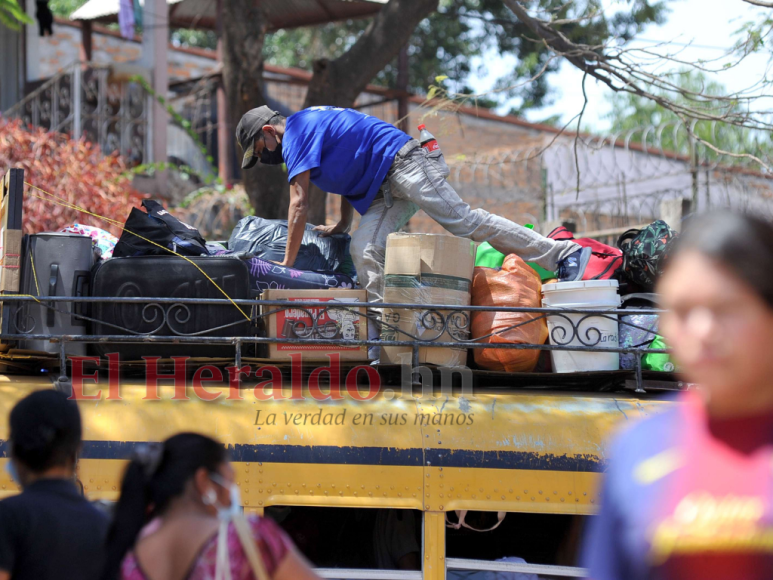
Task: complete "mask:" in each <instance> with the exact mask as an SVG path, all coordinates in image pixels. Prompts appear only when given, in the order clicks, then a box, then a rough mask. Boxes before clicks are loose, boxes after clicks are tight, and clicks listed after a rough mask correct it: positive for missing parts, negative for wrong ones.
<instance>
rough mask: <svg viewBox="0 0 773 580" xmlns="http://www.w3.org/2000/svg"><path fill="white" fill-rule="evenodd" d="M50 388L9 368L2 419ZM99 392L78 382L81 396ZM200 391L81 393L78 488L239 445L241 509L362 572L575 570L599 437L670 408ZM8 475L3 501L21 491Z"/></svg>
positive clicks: (538, 395) (543, 398)
mask: <svg viewBox="0 0 773 580" xmlns="http://www.w3.org/2000/svg"><path fill="white" fill-rule="evenodd" d="M51 386H52V382H51V379H50V378H49V377H48V376H47V375H44V374H41V375H40V376H34V375H30V374H20V375H12V374H6V375H0V416H2V417H7V416H8V413H9V411H10V410H11V408H12V406H13V405H14V404H15V403H16V401H17V400H19V399H20V398H22V397H23V396H25V395H26V394H27V393H29V392H30V391H31V390H33V389H44V388H51ZM104 387H105V386H104V385H103V386H102V387H99V386H94V385H92V386H84V391H83V395H84V396H94V395H95V394H96V393H97V392H98V388H103V389H104ZM186 388H187V389H188V394H189V395H190V394H191V393H190V391H191V389H192V387H191V385H190V384H188V385H187V387H186ZM207 391H208V392H209V393H213V394H219V395H220V396H218V398H217V399H216V400H212V401H204V400H202V399H201V398H200V397H196V396H190V397H189V400H180V397H179V395H180V394H181V393H180V392H179V391H178V392H175V391H174V387H173V386H171V385H170V386H161V387H160V389H159V399H160V400H148V399H147V396H148V391H147V387H146V385H145V383H144V382H143V381H141V380H138V379H135V380H124V381H123V383H122V385H121V391H120V397H121V398H120V399H113V400H108V399H107V397H106V395H107V393H106V392H102V393H101V396H100V398H99V399H96V400H85V399H83V400H81V401H80V402H79V405H80V408H81V412H82V415H83V425H84V446H83V451H82V454H81V456H80V459H79V468H78V473H79V479H80V481H81V482H82V484H83V488H84V492H85V494H86V495H87V496H88V497H89V498H90V499H93V500H107V501H115V500H116V499H117V496H118V493H119V492H118V490H119V488H120V480H121V476H122V471H123V468H124V466H125V463H126V461H127V459H128V458H129V457H130V455H131V453H132V450H133V449H134V447H135V446H137V445H138V444H141V443H143V442H148V441H161V440H163V439H165V438H166V437H168V436H170V435H172V434H174V433H177V432H180V431H198V432H201V433H205V434H208V435H211V436H213V437H215V438H217V439H218V440H220V441H222V442H223V443H225V444H226V445H227V446H228V448H229V449H230V454H231V458H232V460H233V462H234V466H235V469H236V472H237V482H238V485H239V487H240V490H241V497H242V502H243V505H244V509H245V510H247V511H250V512H258V513H261V514H264V515H265V516H269V517H274V518H275V519H277V521H279V522H280V524H281V525H282V526H283V527H284V528H285V529H286V530H287V531H288V533H289V534H290V536H291V537H292V538H293V539H294V541H295V542H296V544H298V546H299V547H300V549H301V550H302V551H304V552H305V553H306V555H307V556H308V557H309V559H310V560H311V561H312V563H313V564H314V565H315V566H317V568H318V571H319V573H320V575H321V576H323V577H327V578H358V579H366V578H367V579H370V578H373V579H379V578H383V579H391V578H405V579H416V580H418V579H420V578H423V579H425V580H440V579H443V578H481V577H483V576H478V575H477V574H481V573H483V572H484V571H490V572H497V571H499V572H505V573H507V572H510V573H512V574H523V576H517V575H513V576H502V577H504V578H518V579H519V580H522V579H524V578H528V579H536V578H559V577H582V575H583V571H582V570H581V569H579V568H578V567H577V561H576V552H577V538H578V536H579V533H580V531H581V528H582V525H583V520H584V518H585V516H590V515H592V514H593V513H594V512H595V510H596V508H597V507H598V506H597V502H598V495H597V484H598V482H599V477H600V476H601V474H602V472H603V471H604V466H605V452H604V446H605V440H606V439H607V438H608V437H609V435H610V434H611V433H612V432H613V431H614V430H615V429H616V428H617V427H618V426H619V425H620V424H624V423H626V422H629V421H634V420H636V419H638V418H641V417H644V416H647V415H650V414H653V413H659V412H661V410H663V409H664V408H666V407H667V406H668V405H670V404H671V403H669V402H668V401H667V400H666V399H665V398H662V397H658V396H654V395H638V394H635V393H630V394H625V393H623V394H619V393H618V394H604V393H589V392H560V391H555V390H554V391H543V390H516V389H512V388H500V389H479V390H476V391H475V392H474V394H470V393H464V394H462V393H460V392H452V393H450V394H447V395H442V396H439V397H437V396H429V397H418V396H417V397H412V396H408V397H395V398H386V397H385V396H384V395H383V394H379V395H377V396H376V397H374V398H372V399H370V400H358V399H360V398H362V397H359V396H357V395H356V394H355V396H354V397H353V396H352V393H349V392H344V394H343V397H342V398H341V399H339V400H324V401H318V400H315V399H313V398H311V397H309V396H305V397H304V398H302V399H281V398H278V397H274V398H269V399H268V400H258V399H256V398H255V397H253V396H251V395H252V393H251V392H247V391H246V390H245V391H242V394H243V395H244V396H243V397H242V398H241V399H238V398H234V397H233V391H232V390H231V389H230V387H229V386H228V385H227V384H219V385H215V384H208V385H207ZM284 394H285V395H288V392H285V393H284ZM303 394H304V395H308V392H307V391H304V393H303ZM174 396H178V399H174V398H173V397H174ZM229 396H230V397H231V398H230V399H229ZM0 425H2V428H1V431H2V432H1V433H0V436H2V439H3V441H6V440H7V432H6V430H7V423H6V421H2V423H0ZM7 455H8V449H7V447H4V453H3V457H4V459H2V461H7V459H5V457H7ZM0 474H1V475H0V486H1V493H2V495H9V494H13V493H16V491H17V487H16V485H15V484H14V483H13V482H12V480H11V479H10V478H9V477H8V475H7V473H6V472H5V471H4V470H2V469H0ZM490 528H494V529H492V530H490V531H480V530H488V529H490ZM411 531H412V532H413V535H412V536H411ZM401 534H402V535H401ZM406 550H411V551H410V552H408V554H412V555H411V556H410V557H408V558H405V557H404V556H406V554H402V553H401V552H405V551H406ZM390 558H391V559H392V560H391V564H390V565H389V566H390V569H386V568H383V566H384V562H385V561H387V562H389V561H390ZM380 566H382V567H380ZM398 567H402V568H409V569H395V568H398ZM410 568H413V569H410Z"/></svg>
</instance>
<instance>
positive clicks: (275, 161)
mask: <svg viewBox="0 0 773 580" xmlns="http://www.w3.org/2000/svg"><path fill="white" fill-rule="evenodd" d="M260 162H261V163H263V164H264V165H282V163H284V162H285V160H284V158H283V157H282V144H281V143H277V144H276V149H274V150H273V151H269V150H268V147H263V153H261V154H260Z"/></svg>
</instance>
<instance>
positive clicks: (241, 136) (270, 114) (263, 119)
mask: <svg viewBox="0 0 773 580" xmlns="http://www.w3.org/2000/svg"><path fill="white" fill-rule="evenodd" d="M279 114H280V113H278V112H276V111H274V110H272V109H270V108H269V107H267V106H265V105H263V106H262V107H258V108H257V109H252V110H250V111H248V112H247V113H245V115H244V116H243V117H242V118H241V121H239V125H237V127H236V141H237V142H238V143H239V146H240V147H241V148H242V150H243V151H244V158H243V159H242V169H249V168H250V167H253V166H254V165H255V164H256V163H257V162H258V157H256V156H255V137H257V136H258V134H259V133H260V132H261V130H262V129H263V126H264V125H267V124H268V122H269V121H270V120H271V119H273V118H274V117H275V116H276V115H279Z"/></svg>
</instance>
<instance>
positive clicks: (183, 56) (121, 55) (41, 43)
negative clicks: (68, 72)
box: [38, 19, 216, 82]
mask: <svg viewBox="0 0 773 580" xmlns="http://www.w3.org/2000/svg"><path fill="white" fill-rule="evenodd" d="M92 42H93V55H92V60H93V61H94V62H99V63H120V64H138V63H139V61H140V58H141V57H142V44H141V42H140V39H139V38H135V39H132V40H127V39H125V38H122V37H121V36H120V34H118V33H117V32H115V31H112V30H108V29H105V28H103V27H100V26H95V27H94V33H93V37H92ZM80 43H81V30H80V26H79V25H78V24H77V23H65V22H63V21H62V20H59V19H57V21H56V22H55V23H54V35H53V36H45V37H43V38H40V39H39V40H38V51H39V55H40V65H39V71H40V78H48V77H51V76H53V75H55V74H56V73H57V72H58V71H59V70H61V69H62V68H64V67H66V66H67V65H69V64H71V63H73V62H75V61H77V60H78V59H79V55H80ZM202 52H203V51H195V50H185V49H180V48H175V47H170V50H169V53H168V54H169V67H168V70H169V81H170V82H177V81H184V80H189V79H193V78H199V77H201V76H204V75H206V74H210V73H212V72H214V71H215V69H216V62H215V60H214V58H213V57H212V56H204V55H203V54H201V53H202Z"/></svg>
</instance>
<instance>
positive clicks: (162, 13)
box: [142, 0, 169, 193]
mask: <svg viewBox="0 0 773 580" xmlns="http://www.w3.org/2000/svg"><path fill="white" fill-rule="evenodd" d="M142 26H143V32H142V64H143V66H145V67H146V68H148V69H150V71H151V73H150V75H151V77H150V78H151V84H152V86H153V90H154V91H155V92H156V94H157V95H158V96H160V97H163V98H164V99H165V100H166V98H167V96H168V92H169V73H168V72H167V67H168V58H167V49H168V46H169V8H168V7H167V4H166V0H145V5H144V6H143V10H142ZM168 123H169V115H168V114H167V112H166V107H165V105H162V104H161V103H159V102H158V100H157V99H153V100H152V106H151V108H150V124H151V126H152V128H153V135H152V142H151V151H150V156H149V157H150V161H152V162H153V163H163V162H166V159H167V156H166V128H167V125H168ZM155 175H156V185H157V191H158V192H159V193H164V191H165V189H166V188H165V185H166V183H165V182H166V172H156V174H155Z"/></svg>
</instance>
